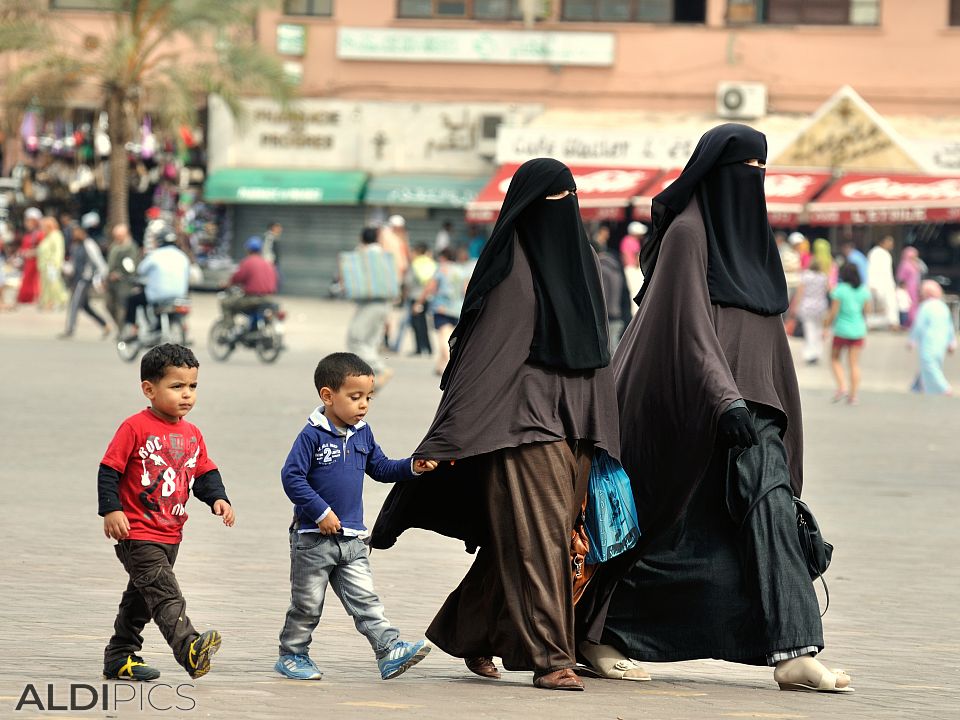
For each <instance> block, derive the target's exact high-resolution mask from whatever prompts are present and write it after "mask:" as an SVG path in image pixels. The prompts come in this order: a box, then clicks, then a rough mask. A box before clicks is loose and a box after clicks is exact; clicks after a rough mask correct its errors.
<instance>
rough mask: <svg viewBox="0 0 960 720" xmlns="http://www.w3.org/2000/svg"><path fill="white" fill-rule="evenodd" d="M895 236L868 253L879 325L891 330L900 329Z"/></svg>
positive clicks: (886, 238) (871, 288)
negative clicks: (894, 254)
mask: <svg viewBox="0 0 960 720" xmlns="http://www.w3.org/2000/svg"><path fill="white" fill-rule="evenodd" d="M893 244H894V240H893V236H891V235H887V236H885V237H884V238H883V239H881V240H880V242H878V243H877V244H876V245H874V246H873V247H872V248H870V252H868V253H867V266H868V269H867V277H868V278H869V280H870V285H869V287H870V292H871V294H872V296H873V307H874V312H875V313H876V314H877V316H878V318H877V319H878V324H879V325H880V326H882V327H887V328H889V329H891V330H897V329H899V328H900V312H899V309H898V306H897V281H896V280H895V279H894V277H893V255H892V252H893Z"/></svg>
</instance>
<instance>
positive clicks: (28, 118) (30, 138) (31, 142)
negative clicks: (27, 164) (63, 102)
mask: <svg viewBox="0 0 960 720" xmlns="http://www.w3.org/2000/svg"><path fill="white" fill-rule="evenodd" d="M20 138H21V139H22V140H23V149H24V150H26V151H27V152H28V153H30V154H31V155H32V154H33V153H35V152H37V150H38V149H39V148H40V140H39V139H38V138H37V114H36V113H35V112H33V110H27V111H26V112H25V113H24V114H23V122H21V123H20Z"/></svg>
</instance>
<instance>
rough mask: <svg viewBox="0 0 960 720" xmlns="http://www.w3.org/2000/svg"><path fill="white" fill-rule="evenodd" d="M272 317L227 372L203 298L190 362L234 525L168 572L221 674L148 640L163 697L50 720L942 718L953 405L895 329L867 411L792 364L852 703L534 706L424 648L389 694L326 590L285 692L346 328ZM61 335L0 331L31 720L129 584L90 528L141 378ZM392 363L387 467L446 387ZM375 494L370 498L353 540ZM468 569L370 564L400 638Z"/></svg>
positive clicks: (662, 691)
mask: <svg viewBox="0 0 960 720" xmlns="http://www.w3.org/2000/svg"><path fill="white" fill-rule="evenodd" d="M285 306H286V308H287V309H288V311H289V312H290V319H289V321H288V344H289V346H290V350H289V351H288V352H286V353H285V354H284V355H282V356H281V358H280V360H279V361H278V362H277V363H276V364H275V365H270V366H265V365H261V364H260V363H259V362H258V361H257V360H256V358H255V357H254V355H253V353H252V352H250V351H244V350H238V351H237V352H236V354H235V355H234V356H233V357H231V358H230V359H229V360H228V361H227V362H226V363H223V364H219V363H216V362H214V361H213V360H212V359H210V356H209V354H208V353H207V351H206V344H205V340H204V336H205V334H206V331H207V329H208V328H209V326H210V323H211V321H212V318H213V313H214V309H215V308H214V298H213V297H212V296H203V295H201V296H197V297H195V309H194V313H193V315H192V330H193V332H192V334H193V335H194V336H195V338H196V343H195V344H194V348H195V350H196V351H197V355H198V357H199V358H200V362H201V369H200V393H199V399H198V403H197V407H196V409H195V410H194V411H193V413H191V415H190V420H191V421H193V422H195V423H196V424H197V425H198V426H199V427H200V428H201V429H202V430H203V432H204V435H205V437H206V440H207V445H208V447H209V449H210V454H211V456H212V457H213V459H214V460H215V461H216V462H217V463H218V465H219V466H220V468H221V471H222V473H223V476H224V480H225V483H226V487H227V491H228V493H229V495H230V497H231V499H232V501H233V503H234V506H235V508H236V511H237V516H238V522H237V526H236V527H235V528H233V529H226V528H224V527H223V526H222V525H221V524H220V523H219V521H218V520H217V519H216V518H214V517H212V516H211V515H210V514H209V513H208V512H207V511H206V508H205V506H203V505H202V504H200V503H197V502H196V501H194V502H193V503H191V504H190V506H189V508H188V509H191V510H192V512H191V515H192V517H191V519H190V520H189V522H188V523H187V526H186V530H185V539H184V543H183V548H182V551H181V555H180V559H179V561H178V564H177V575H178V577H179V580H180V582H181V585H182V587H183V591H184V595H185V596H186V599H187V610H188V612H189V614H190V616H191V618H192V620H193V621H194V623H195V624H196V625H197V627H198V628H200V629H201V630H202V629H204V628H208V627H216V628H217V629H219V630H220V631H221V632H222V633H223V637H224V640H223V649H222V650H221V652H220V654H219V655H217V656H216V659H215V664H214V669H213V670H212V671H211V673H210V674H209V675H208V676H206V677H204V678H202V679H200V680H198V681H195V682H192V681H191V680H190V678H189V677H188V676H187V675H186V674H185V673H184V672H183V671H182V670H181V669H180V668H179V667H178V666H177V665H176V664H175V663H174V661H173V659H172V657H171V656H170V654H169V652H168V650H167V647H166V645H165V643H164V642H163V639H162V638H161V637H160V635H159V633H158V632H157V631H156V628H155V627H154V626H152V625H151V626H148V628H147V631H146V633H145V638H146V644H145V652H144V656H145V657H146V659H147V660H148V661H149V662H150V663H151V664H153V665H155V666H156V667H158V668H159V669H160V670H161V671H162V673H163V676H162V678H161V681H160V682H162V683H166V684H167V685H168V686H170V687H167V686H161V685H157V686H156V688H155V690H154V692H153V693H152V695H151V696H150V697H149V698H147V697H146V696H145V695H143V694H141V695H138V696H137V698H136V699H135V700H133V701H130V702H123V703H120V704H119V709H117V710H114V709H113V707H112V705H113V702H114V699H115V698H114V695H113V693H114V692H116V693H119V695H120V697H121V698H124V699H125V698H128V697H130V695H131V694H132V693H133V690H131V689H130V688H129V687H122V686H118V687H116V688H115V687H114V684H113V683H107V685H108V686H109V691H110V695H109V699H108V700H109V701H108V706H109V707H110V709H109V710H106V711H105V710H103V709H102V707H101V706H100V705H99V704H98V709H91V710H86V711H84V710H73V711H66V712H65V713H57V714H56V715H54V716H60V717H75V718H89V717H105V716H106V717H141V716H143V715H144V714H147V715H157V716H162V717H211V718H294V717H310V718H312V717H317V718H329V717H336V718H375V717H391V718H414V717H416V718H451V717H455V718H460V717H463V718H545V717H549V718H551V719H553V720H560V719H561V718H590V719H593V718H597V719H599V718H611V719H615V718H624V719H627V718H806V717H809V718H863V719H865V720H867V719H873V718H948V717H949V718H952V717H958V715H957V713H958V710H960V690H958V688H957V684H956V683H957V681H958V679H960V610H958V606H960V603H958V595H960V564H958V561H957V559H956V553H957V549H958V540H960V530H958V515H957V508H958V507H960V439H958V435H960V402H958V401H957V400H956V399H948V398H929V397H921V396H916V395H911V394H909V393H907V392H906V388H907V386H908V385H909V383H910V380H911V377H912V373H913V369H914V364H915V357H914V356H913V355H911V354H910V353H908V352H907V351H906V350H905V340H904V338H903V336H900V335H890V334H881V333H877V334H873V335H871V336H870V338H869V340H868V343H867V348H866V350H865V352H864V391H863V393H862V400H861V404H860V405H859V406H855V407H847V406H837V405H832V404H831V403H830V402H829V397H830V394H831V390H832V388H831V381H830V378H829V374H828V370H827V369H826V368H825V367H822V366H821V367H814V368H809V367H801V368H800V369H799V372H800V377H801V388H802V390H803V401H804V416H805V426H806V428H805V429H806V488H807V490H806V493H805V495H806V497H807V499H808V500H809V502H810V503H811V505H812V507H813V508H814V510H815V512H816V513H817V517H818V519H819V520H820V522H821V525H822V526H823V528H824V531H825V534H826V536H827V538H828V539H829V540H830V541H832V542H833V543H834V544H835V545H836V553H835V556H834V563H833V565H832V566H831V568H830V572H829V574H828V578H827V580H828V583H829V586H830V594H831V604H830V611H829V612H828V613H827V616H826V618H825V619H824V624H825V635H826V641H827V649H826V651H825V653H824V655H823V658H824V659H825V661H826V662H827V663H828V665H830V666H832V667H842V668H844V669H846V670H848V671H849V672H850V673H851V674H852V675H853V676H854V678H855V683H854V685H855V686H856V689H857V692H856V693H855V694H853V695H849V696H814V695H810V694H799V693H782V692H778V691H777V689H776V685H775V684H774V683H773V680H772V673H771V671H770V670H768V669H763V668H752V667H744V666H738V665H733V664H726V663H720V662H715V661H698V662H688V663H676V664H671V665H662V666H661V665H650V666H649V669H650V670H651V672H652V674H653V676H654V680H653V682H650V683H618V682H614V681H601V680H587V681H586V684H587V692H585V693H550V692H544V691H542V690H536V689H534V688H533V687H532V685H531V683H530V674H529V673H505V674H504V679H503V680H501V681H499V682H491V681H486V680H482V679H480V678H477V677H475V676H473V675H471V674H470V673H469V672H468V671H467V670H466V668H465V667H464V666H463V664H462V662H461V661H459V660H457V659H455V658H450V657H448V656H446V655H444V653H442V652H441V651H439V650H434V652H433V653H432V654H431V655H430V656H429V657H428V658H427V659H426V660H425V661H424V662H423V663H421V664H420V665H419V666H417V667H415V668H414V669H412V670H411V671H409V672H408V673H406V674H405V675H403V676H402V677H400V678H397V679H396V680H391V681H388V682H384V681H381V680H380V679H379V675H378V672H377V667H376V662H375V661H374V659H373V655H372V653H371V651H370V648H369V646H368V645H367V643H366V641H365V640H364V638H363V637H362V636H360V635H359V634H358V633H357V632H356V630H355V629H354V627H353V623H352V621H351V620H350V619H349V618H348V617H347V616H346V614H345V613H344V611H343V609H342V608H341V606H340V605H339V602H338V601H337V599H336V597H335V596H333V594H332V593H329V594H328V600H327V605H326V609H325V615H324V617H323V619H322V620H321V624H320V627H319V628H318V630H317V632H316V633H315V635H314V644H313V648H312V652H311V654H312V656H313V657H314V659H315V660H316V661H317V663H318V664H319V665H320V667H321V668H322V669H323V670H324V672H325V676H324V679H323V680H322V681H320V682H295V681H290V680H285V679H282V678H281V677H280V676H278V675H277V674H275V673H274V672H273V670H272V666H273V663H274V661H275V660H276V652H277V634H278V632H279V630H280V625H281V623H282V621H283V616H284V612H285V610H286V606H287V600H288V593H289V583H288V579H287V574H288V550H287V546H286V528H287V525H288V522H289V517H290V507H289V503H288V501H287V499H286V497H285V496H284V494H283V491H282V489H281V487H280V481H279V468H280V465H281V464H282V462H283V460H284V458H285V457H286V453H287V451H288V450H289V447H290V444H291V443H292V441H293V439H294V436H295V435H296V433H297V432H298V430H299V429H300V428H301V427H302V425H303V423H304V421H305V418H306V416H307V414H308V413H309V412H310V410H312V409H313V408H314V407H315V406H316V404H317V402H318V401H317V398H316V393H315V391H314V389H313V385H312V373H313V368H314V366H315V364H316V362H317V360H318V359H319V358H320V357H321V356H322V355H323V354H325V353H327V352H332V351H335V350H340V349H343V338H344V337H345V328H346V323H347V320H348V318H349V315H350V313H351V311H352V308H351V307H350V306H349V305H346V304H339V303H331V302H323V301H314V300H290V301H287V302H285ZM62 322H63V319H62V317H61V316H60V315H51V314H41V313H39V312H37V311H36V310H35V309H32V308H26V309H20V310H18V311H16V312H13V313H3V314H0V379H2V380H0V382H2V385H0V387H2V390H0V422H2V425H0V483H2V485H0V487H2V490H3V494H4V500H3V504H2V508H3V520H2V523H0V541H2V543H3V548H4V552H3V553H2V556H0V658H2V659H0V718H14V717H27V716H34V715H36V714H37V713H38V712H39V711H38V709H37V708H36V705H27V706H26V707H25V708H24V710H22V711H21V712H15V711H14V707H15V706H16V704H17V701H18V699H19V698H20V697H21V694H22V693H23V692H24V688H25V686H26V685H27V683H33V684H34V686H35V687H36V688H37V689H38V692H39V694H40V695H39V696H40V699H41V701H42V703H43V704H44V706H45V707H46V705H47V703H48V698H47V684H49V683H52V684H53V700H54V702H55V704H57V706H58V707H59V706H63V705H66V704H68V702H69V694H70V685H71V683H85V684H89V685H92V686H94V687H95V688H97V689H98V692H100V688H101V686H102V685H103V684H104V681H103V680H102V679H101V677H100V669H101V657H102V655H101V653H102V649H103V645H104V644H105V642H106V640H107V637H108V636H109V634H110V631H111V627H112V622H113V617H114V613H115V610H116V606H117V603H118V601H119V597H120V592H121V590H122V588H123V586H124V584H125V582H126V580H125V576H124V573H123V571H122V569H121V567H120V565H119V563H118V562H117V561H116V558H115V556H114V554H113V552H112V549H111V544H110V542H109V541H107V540H106V539H105V538H104V537H103V534H102V523H101V521H100V519H99V518H98V517H97V505H96V471H97V464H98V462H99V459H100V457H101V456H102V454H103V451H104V449H105V447H106V445H107V443H108V441H109V440H110V438H111V436H112V434H113V432H114V430H115V429H116V427H117V425H118V424H119V423H120V421H121V420H122V419H123V418H124V417H126V416H128V415H130V414H132V413H133V412H136V411H137V410H138V409H139V408H141V407H142V406H143V405H144V403H145V401H144V399H143V397H142V396H141V394H140V391H139V380H138V366H137V365H135V364H132V365H127V364H124V363H122V362H121V361H120V360H119V359H118V358H117V355H116V353H115V351H114V349H113V347H112V346H111V345H110V343H109V342H108V341H100V340H99V339H97V337H98V334H99V333H98V332H97V331H96V328H95V327H94V326H93V325H92V324H90V323H88V321H87V319H86V318H81V319H80V321H79V330H78V335H77V338H76V339H75V340H73V341H59V340H56V339H54V338H55V335H56V333H57V332H59V331H60V330H61V329H62ZM392 364H393V365H394V367H395V368H396V370H397V375H396V377H395V379H394V380H393V382H392V383H391V384H390V385H389V386H388V387H387V388H385V389H384V390H383V392H382V393H380V394H379V395H378V396H377V398H376V399H375V400H374V403H373V405H372V409H371V412H370V415H369V420H370V423H371V426H372V427H373V429H374V432H375V433H376V436H377V439H378V441H379V442H380V443H381V445H382V446H383V447H384V449H385V451H386V452H387V453H388V454H390V455H392V456H395V457H396V456H402V455H406V454H408V453H409V452H410V451H411V450H412V449H413V448H414V447H415V446H416V444H417V443H418V442H419V440H420V438H421V436H422V434H423V433H424V432H425V430H426V427H427V425H428V423H429V421H430V419H431V418H432V416H433V411H434V408H435V407H436V403H437V400H438V398H439V390H438V389H437V387H436V386H437V378H436V377H435V376H434V375H433V374H432V365H431V363H430V362H429V361H427V360H425V359H407V358H396V359H394V360H392ZM947 374H948V377H950V378H951V379H952V380H953V381H954V383H955V384H960V362H958V359H957V358H955V357H951V358H950V359H949V360H948V367H947ZM388 490H389V488H388V487H387V486H384V485H380V484H377V483H374V482H372V481H369V480H368V481H367V486H366V514H367V521H368V524H369V523H372V521H373V519H374V518H375V516H376V513H377V511H378V509H379V507H380V503H381V502H382V500H383V498H384V497H385V496H386V493H387V491H388ZM470 560H471V556H469V555H467V554H466V553H464V552H463V548H462V545H460V544H459V543H457V542H454V541H452V540H448V539H445V538H440V537H438V536H435V535H432V534H429V533H425V532H419V531H415V532H410V533H408V534H406V535H404V536H403V537H402V538H401V540H400V542H399V543H398V544H397V546H396V547H395V548H394V549H392V550H390V551H385V552H380V551H378V552H374V554H373V556H372V564H373V568H374V575H375V581H376V585H377V589H378V591H379V593H380V594H381V596H382V598H383V601H384V604H385V605H386V608H387V612H388V616H389V617H390V619H391V620H392V621H393V622H394V623H396V624H397V625H398V626H399V627H400V629H401V631H402V632H403V634H404V637H405V638H408V639H409V638H415V637H419V636H420V634H421V633H422V632H423V630H424V628H425V627H426V625H427V624H428V623H429V621H430V620H431V618H432V617H433V613H434V612H435V611H436V609H437V608H438V607H439V606H440V604H441V602H442V601H443V599H444V598H445V596H446V594H447V593H448V592H449V591H450V590H452V589H453V588H454V587H455V586H456V584H457V583H458V582H459V580H460V578H461V576H462V575H463V573H464V572H465V570H466V568H467V567H468V566H469V563H470ZM181 684H186V685H183V686H182V687H181V688H180V693H181V694H180V696H178V695H177V694H176V692H177V691H176V688H177V686H178V685H181ZM147 689H149V688H147ZM79 692H80V696H79V700H80V702H81V704H84V703H86V702H88V699H89V697H90V696H89V694H84V692H85V691H82V690H81V691H79ZM141 702H142V703H143V706H144V709H143V710H141V709H140V703H141ZM151 705H152V706H153V708H154V709H151ZM178 705H179V706H180V707H181V708H185V709H179V710H178V709H176V707H175V706H178ZM167 707H172V709H168V710H162V709H163V708H167ZM44 715H47V713H44Z"/></svg>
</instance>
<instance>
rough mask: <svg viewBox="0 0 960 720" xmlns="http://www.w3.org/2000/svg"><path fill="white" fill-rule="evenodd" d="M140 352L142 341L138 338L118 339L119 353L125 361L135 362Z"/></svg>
mask: <svg viewBox="0 0 960 720" xmlns="http://www.w3.org/2000/svg"><path fill="white" fill-rule="evenodd" d="M139 354H140V341H139V340H137V339H133V340H118V341H117V355H119V356H120V359H121V360H123V361H124V362H133V361H134V360H136V359H137V355H139Z"/></svg>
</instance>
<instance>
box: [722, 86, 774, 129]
mask: <svg viewBox="0 0 960 720" xmlns="http://www.w3.org/2000/svg"><path fill="white" fill-rule="evenodd" d="M766 114H767V86H766V85H764V84H763V83H755V82H722V83H718V84H717V115H719V116H720V117H724V118H732V119H739V120H749V119H751V118H758V117H763V116H764V115H766Z"/></svg>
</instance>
